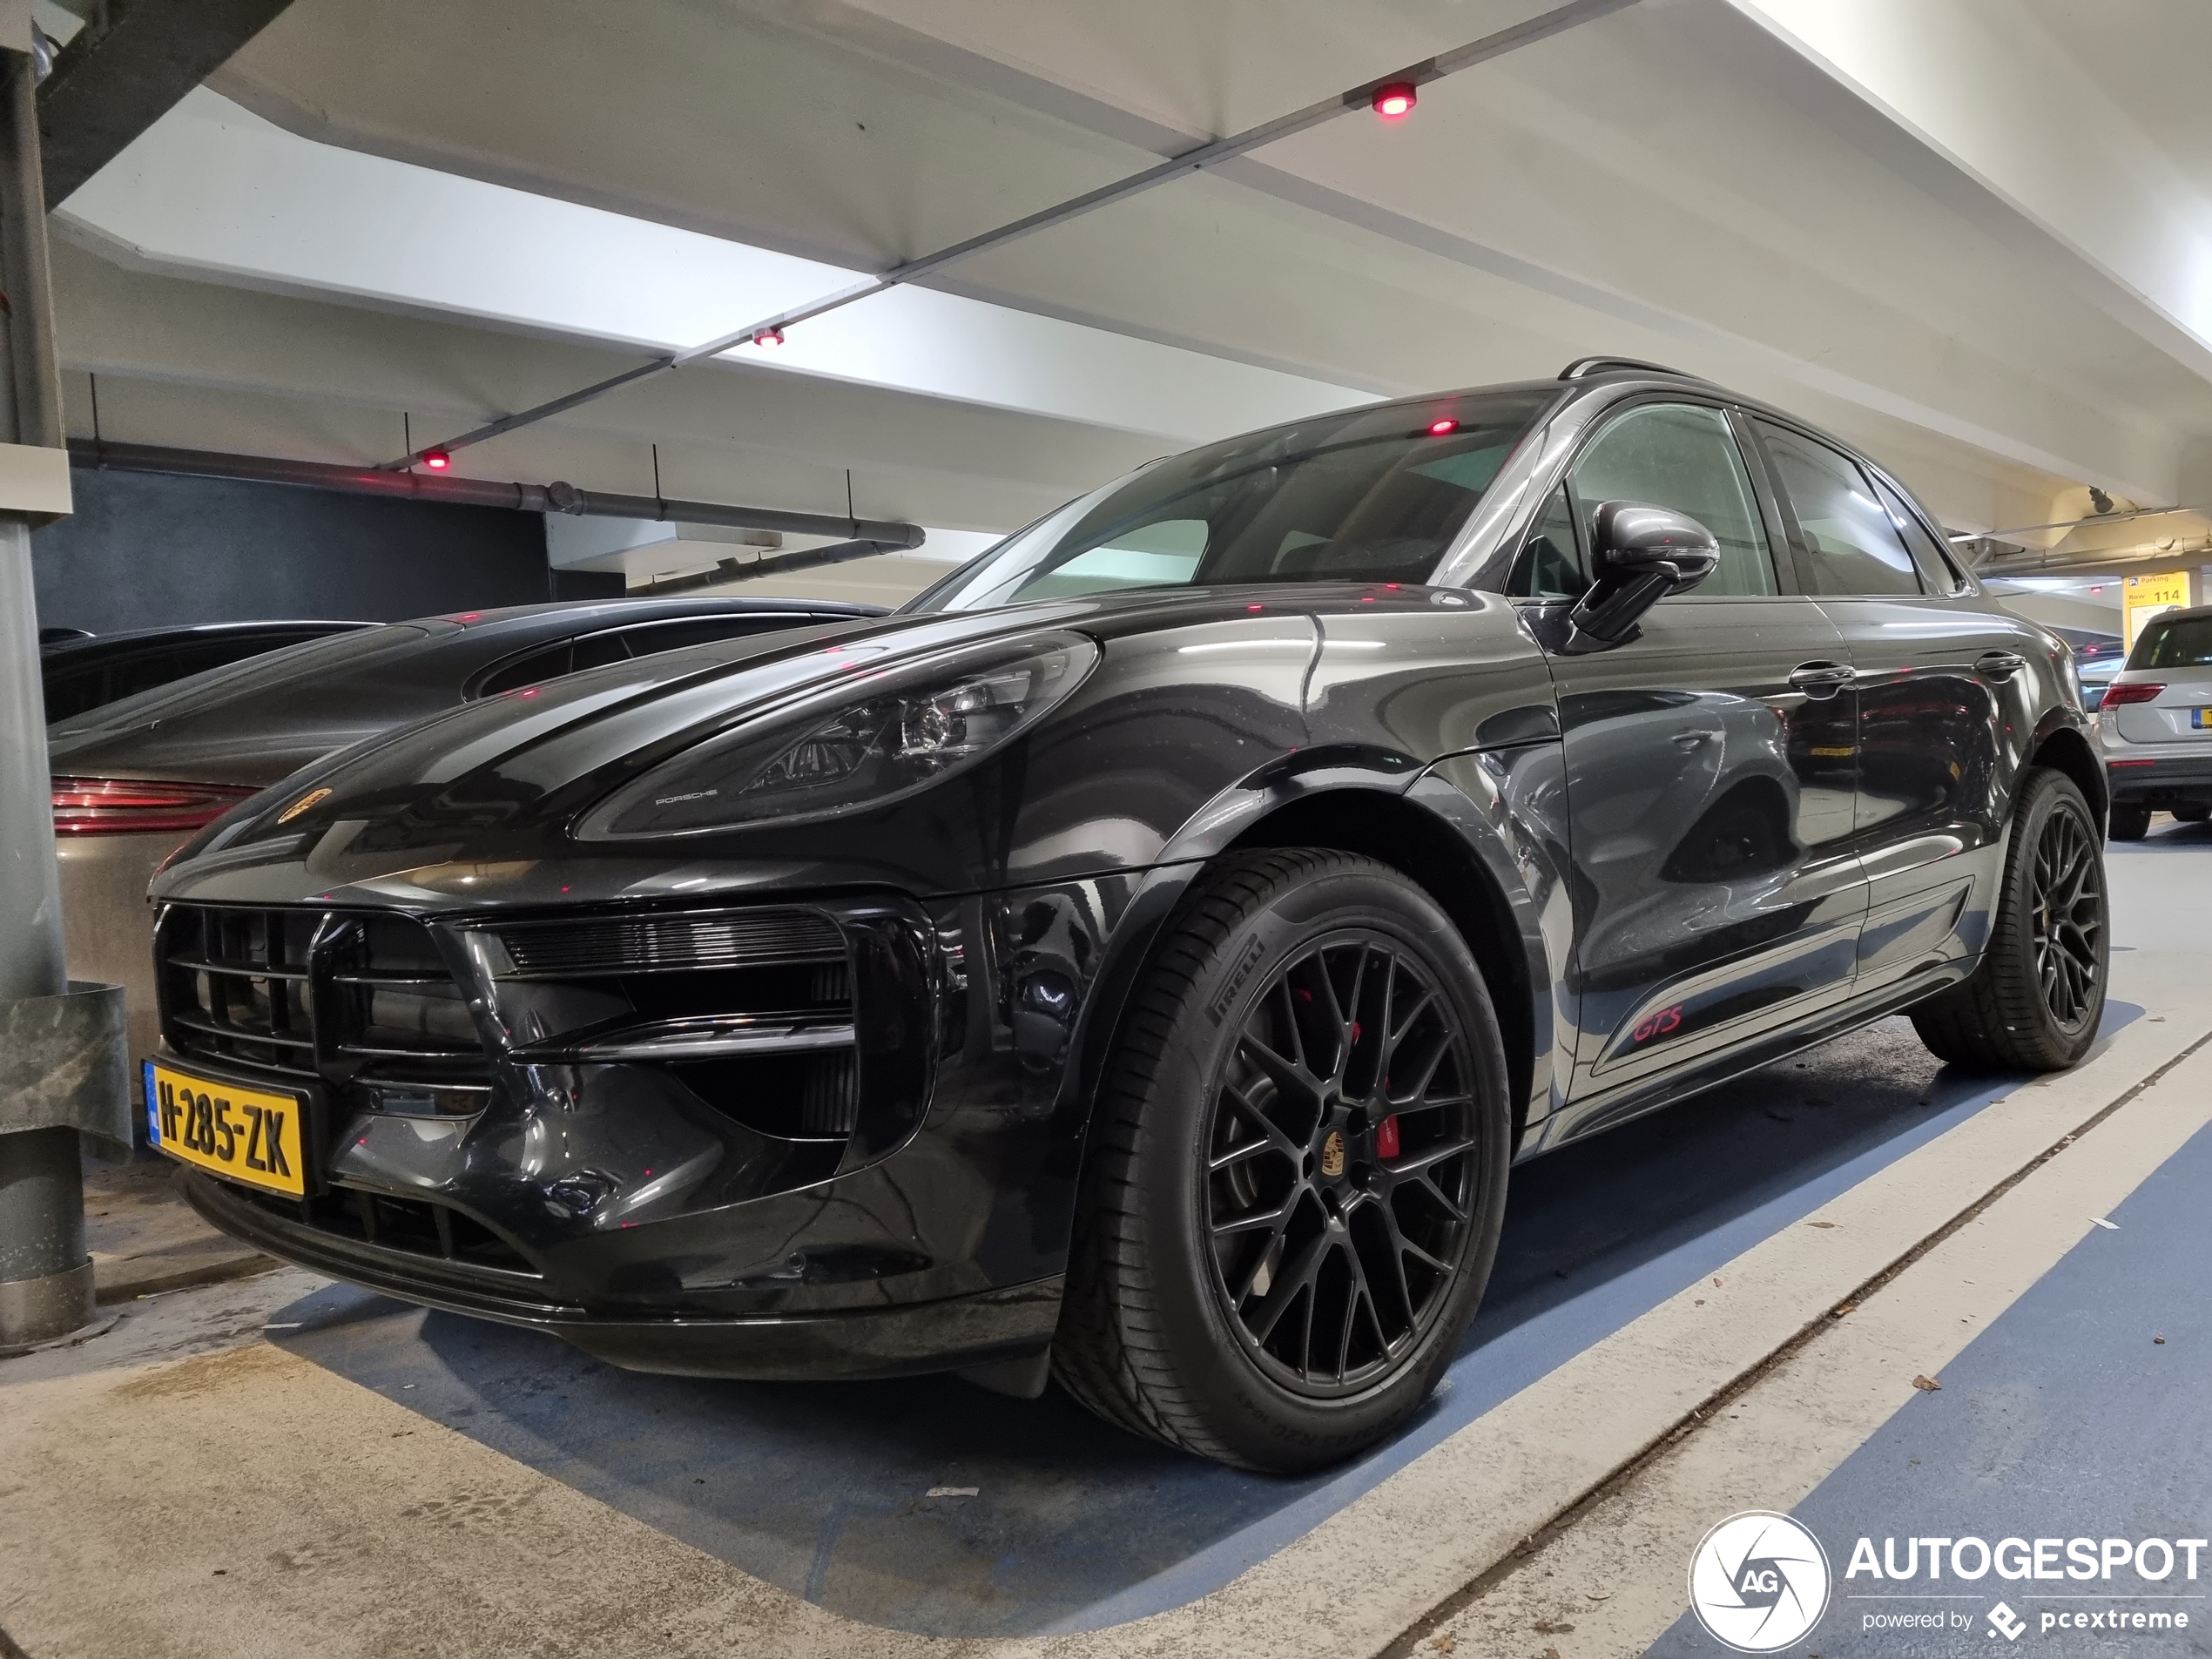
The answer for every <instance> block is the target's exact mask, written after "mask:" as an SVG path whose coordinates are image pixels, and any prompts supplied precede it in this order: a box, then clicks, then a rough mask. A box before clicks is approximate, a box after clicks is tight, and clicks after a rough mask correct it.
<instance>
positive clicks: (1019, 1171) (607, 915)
mask: <svg viewBox="0 0 2212 1659" xmlns="http://www.w3.org/2000/svg"><path fill="white" fill-rule="evenodd" d="M532 691H536V695H532ZM2104 807H2105V801H2104V783H2103V773H2102V772H2101V768H2100V767H2099V766H2098V765H2096V762H2095V759H2094V755H2093V753H2092V752H2091V749H2090V745H2089V741H2088V738H2087V718H2086V717H2085V716H2084V714H2083V712H2082V711H2081V708H2080V702H2079V698H2078V695H2077V693H2076V692H2075V691H2074V685H2073V681H2072V678H2071V676H2070V673H2069V671H2068V669H2067V654H2066V648H2065V647H2064V645H2063V644H2061V643H2060V641H2059V640H2058V639H2057V638H2056V637H2054V636H2053V635H2052V634H2050V633H2049V632H2048V631H2046V630H2044V629H2042V628H2040V627H2038V626H2036V625H2035V624H2032V623H2029V622H2026V621H2024V620H2021V619H2020V618H2017V617H2013V616H2011V615H2010V614H2008V613H2007V612H2006V611H2005V610H2003V609H2002V608H2001V607H2000V605H1999V604H1997V603H1996V602H1995V601H1994V600H1993V599H1991V598H1988V597H1986V596H1985V595H1984V594H1983V593H1982V592H1981V590H1980V589H1979V587H1978V585H1977V584H1976V583H1975V581H1974V580H1973V577H1971V576H1969V575H1968V574H1966V572H1965V571H1963V570H1960V569H1959V567H1958V566H1957V565H1956V564H1955V563H1952V560H1951V558H1950V556H1948V554H1947V553H1946V551H1945V550H1944V547H1943V544H1942V542H1941V539H1940V537H1939V536H1938V535H1937V533H1936V531H1935V529H1933V521H1932V520H1931V519H1930V518H1929V517H1928V516H1927V515H1926V514H1925V512H1924V511H1923V510H1922V509H1920V508H1919V506H1918V505H1917V504H1915V503H1914V502H1913V501H1912V497H1911V496H1909V495H1908V493H1907V492H1906V491H1905V489H1903V488H1902V487H1901V486H1899V485H1898V483H1897V482H1896V481H1895V480H1894V479H1893V478H1892V477H1891V476H1890V475H1887V474H1886V473H1885V472H1884V471H1882V469H1879V468H1878V467H1877V466H1875V465H1874V464H1873V463H1871V462H1868V461H1866V460H1865V459H1864V458H1863V457H1861V456H1858V455H1853V454H1852V453H1851V451H1849V450H1848V449H1846V448H1844V447H1842V446H1841V445H1839V444H1838V443H1836V442H1834V441H1833V440H1831V439H1829V438H1826V437H1824V436H1823V435H1821V434H1819V433H1818V432H1817V431H1815V430H1813V429H1812V428H1809V427H1807V426H1805V425H1804V423H1802V422H1800V421H1797V420H1795V419H1794V418H1792V417H1791V416H1790V415H1787V414H1785V413H1784V412H1783V411H1781V410H1778V409H1775V408H1769V407H1766V406H1764V405H1762V404H1757V403H1754V402H1752V401H1749V400H1747V399H1744V398H1741V397H1738V396H1736V395H1733V394H1730V393H1729V392H1727V391H1724V390H1723V389H1722V388H1718V387H1716V386H1712V385H1710V384H1707V383H1705V382H1703V381H1697V380H1694V379H1690V378H1689V377H1686V376H1683V375H1678V374H1672V373H1670V372H1668V371H1665V370H1657V369H1653V368H1649V367H1648V366H1634V365H1619V364H1609V363H1608V362H1605V361H1595V362H1585V363H1581V364H1577V365H1575V366H1573V367H1572V368H1569V369H1568V370H1567V371H1566V372H1565V374H1563V375H1562V376H1561V379H1560V380H1558V381H1543V382H1535V383H1528V384H1520V385H1512V386H1505V387H1500V388H1490V389H1484V390H1476V391H1467V392H1457V393H1450V394H1442V395H1435V396H1429V397H1420V398H1412V399H1405V400H1400V401H1396V402H1392V403H1386V404H1382V405H1379V406H1374V407H1370V408H1360V409H1357V410H1353V411H1351V412H1348V413H1343V414H1337V415H1321V416H1316V417H1313V418H1311V419H1306V420H1301V421H1296V422H1294V423H1292V424H1290V425H1287V426H1283V427H1278V428H1272V429H1271V430H1268V431H1264V432H1260V433H1257V434H1253V435H1250V436H1246V437H1241V438H1235V439H1231V440H1229V441H1227V442H1221V443H1216V444H1212V445H1209V446H1207V447H1206V448H1201V449H1197V450H1194V451H1192V452H1191V453H1190V454H1188V455H1181V456H1178V457H1175V458H1171V459H1169V460H1166V461H1163V462H1156V463H1154V464H1153V465H1151V466H1149V467H1146V468H1144V469H1141V470H1139V471H1137V472H1136V473H1134V474H1132V475H1130V476H1128V477H1126V478H1123V479H1121V480H1119V481H1117V482H1113V483H1109V484H1107V485H1105V486H1104V487H1103V488H1102V489H1098V490H1096V491H1095V492H1093V493H1092V494H1090V495H1089V496H1084V497H1083V498H1082V499H1081V500H1079V501H1076V502H1071V503H1070V504H1069V505H1068V506H1067V507H1065V508H1063V509H1061V510H1059V511H1057V512H1055V513H1054V514H1052V515H1050V516H1048V517H1046V518H1044V519H1042V520H1041V521H1040V522H1038V523H1035V524H1034V525H1031V526H1030V527H1029V528H1028V529H1025V530H1022V531H1021V532H1019V533H1018V534H1016V535H1015V536H1011V537H1009V538H1008V539H1007V540H1005V541H1004V542H1002V543H999V544H998V545H997V546H996V547H995V548H994V549H992V550H989V551H988V552H986V553H985V554H983V555H982V556H981V557H979V558H978V559H976V560H975V561H974V562H973V563H970V564H968V565H967V566H965V567H963V568H962V569H961V570H958V571H956V572H955V573H954V574H952V575H950V576H948V577H947V578H946V579H945V580H944V581H942V582H941V583H939V584H937V585H936V586H934V588H932V589H930V590H928V591H927V592H926V593H924V594H923V595H921V597H919V598H917V599H916V600H915V601H914V603H913V604H910V605H909V606H907V607H906V608H905V609H904V610H902V611H901V612H900V614H897V615H894V616H892V617H885V618H881V619H877V620H872V621H866V622H855V623H853V624H846V625H844V626H840V627H835V628H832V629H827V630H824V631H819V632H817V633H815V634H813V635H812V636H810V637H804V638H801V637H783V638H779V639H771V640H764V641H750V642H739V643H737V644H720V645H712V646H704V647H700V648H697V649H694V650H690V651H676V652H670V653H666V654H664V655H661V656H658V657H655V658H651V659H649V660H647V661H644V662H638V663H631V664H618V665H617V666H614V667H610V668H604V669H600V670H597V671H593V672H590V673H585V674H578V675H575V676H572V677H571V678H569V679H567V680H565V681H562V682H560V683H557V684H554V685H545V686H543V687H536V688H533V687H517V688H515V689H513V690H510V691H509V693H508V694H507V695H506V696H504V697H502V698H490V699H487V700H485V701H482V702H480V703H477V704H475V705H471V706H469V707H467V708H463V709H459V710H455V711H453V712H451V713H448V714H447V715H445V716H443V717H442V718H438V719H435V720H432V721H428V722H425V723H423V724H420V725H415V726H413V727H410V728H408V729H407V730H405V731H401V732H393V733H390V734H388V735H387V736H386V737H384V738H381V740H379V741H377V742H375V743H374V744H370V745H364V746H362V747H361V748H359V749H356V750H354V751H353V752H350V753H349V754H347V755H345V756H342V757H340V758H337V759H334V760H333V761H331V762H329V763H327V764H324V765H318V766H314V767H312V768H310V769H308V770H307V771H306V772H302V773H301V774H300V775H299V776H297V777H295V778H293V779H288V780H287V782H286V783H285V785H284V786H283V787H282V788H280V789H277V790H273V791H271V792H267V793H266V794H264V795H262V796H260V797H259V798H257V799H254V800H253V801H251V802H248V803H246V804H244V805H242V806H239V807H237V808H235V809H234V810H233V812H231V813H229V814H228V815H227V816H226V818H225V819H222V820H221V821H220V822H219V823H218V824H217V825H215V826H212V828H211V829H210V830H208V831H207V832H205V833H203V834H202V835H201V836H200V838H199V840H197V841H195V842H194V844H193V845H192V846H191V847H189V848H188V849H187V850H186V852H185V854H184V855H183V856H181V857H180V858H179V860H177V861H176V862H174V863H173V864H172V865H171V866H170V867H168V868H167V869H166V870H165V872H163V873H162V874H161V875H160V877H159V878H158V880H157V881H156V883H155V891H156V894H157V895H158V899H159V901H160V904H161V922H160V927H159V932H158V942H157V951H158V962H159V972H160V975H161V992H162V1010H163V1028H162V1036H163V1043H164V1046H163V1048H162V1049H161V1050H160V1052H159V1053H158V1054H157V1055H155V1056H154V1058H153V1060H152V1062H151V1063H150V1064H149V1066H148V1069H147V1073H146V1076H147V1089H148V1095H147V1110H148V1115H149V1118H150V1120H151V1122H152V1125H153V1133H154V1135H155V1136H156V1138H157V1139H158V1142H159V1143H160V1144H161V1145H162V1146H163V1147H164V1148H165V1150H169V1151H171V1152H172V1153H173V1154H174V1156H176V1157H178V1158H179V1160H180V1161H181V1162H183V1163H185V1164H187V1165H189V1166H190V1167H189V1168H188V1169H187V1170H185V1175H184V1186H185V1191H186V1192H187V1194H188V1195H189V1197H190V1198H191V1201H192V1204H195V1205H196V1206H197V1207H198V1208H199V1211H200V1212H201V1213H202V1214H203V1215H205V1216H206V1217H208V1218H209V1219H210V1220H212V1221H213V1222H214V1223H215V1224H217V1225H219V1226H220V1227H222V1228H224V1229H226V1231H230V1232H233V1233H234V1234H236V1235H237V1236H238V1237H239V1238H244V1239H248V1240H251V1241H253V1242H254V1243H255V1244H259V1245H260V1246H261V1247H262V1248H265V1249H266V1250H268V1251H271V1252H273V1254H275V1255H278V1256H280V1257H282V1258H287V1259H288V1260H292V1261H295V1262H300V1263H304V1264H308V1265H310V1266H312V1267H314V1269H316V1270H317V1271H321V1272H326V1273H330V1274H334V1275H336V1276H338V1277H340V1278H347V1279H352V1280H354V1281H356V1282H358V1283H361V1284H363V1285H371V1286H374V1287H376V1288H377V1289H379V1290H381V1291H388V1292H390V1293H391V1294H393V1295H395V1296H400V1297H403V1298H411V1299H413V1300H415V1301H417V1302H421V1303H427V1304H429V1305H434V1306H437V1307H442V1308H448V1309H455V1310H459V1311H461V1312H468V1313H473V1314H478V1315H482V1316H483V1317H486V1318H494V1319H502V1320H506V1321H509V1322H511V1323H515V1324H518V1325H528V1326H531V1327H534V1328H536V1329H540V1330H544V1331H549V1332H555V1333H557V1334H559V1335H561V1336H563V1337H564V1338H566V1339H569V1340H570V1341H571V1342H574V1343H576V1344H578V1345H581V1346H583V1347H584V1348H586V1349H588V1350H590V1352H594V1353H596V1354H599V1355H601V1356H603V1357H604V1358H606V1359H610V1360H613V1361H615V1362H617V1363H619V1364H622V1365H625V1366H635V1367H638V1368H641V1369H644V1370H649V1371H668V1372H689V1373H694V1374H699V1373H704V1374H712V1375H724V1376H739V1377H759V1378H775V1377H791V1378H799V1377H805V1378H819V1377H855V1376H884V1375H893V1374H899V1373H902V1372H922V1371H932V1370H944V1369H960V1370H961V1371H963V1372H966V1373H967V1374H968V1375H969V1376H970V1377H972V1378H974V1379H976V1380H978V1381H981V1382H983V1383H986V1384H987V1385H988V1386H993V1387H996V1388H1000V1389H1001V1390H1004V1391H1006V1392H1008V1393H1015V1394H1034V1393H1036V1392H1038V1391H1040V1390H1042V1388H1043V1387H1044V1386H1045V1384H1046V1380H1047V1377H1048V1374H1051V1375H1055V1376H1057V1377H1058V1379H1060V1381H1061V1382H1062V1385H1063V1386H1065V1387H1066V1388H1067V1389H1068V1390H1069V1392H1070V1393H1073V1394H1074V1395H1075V1396H1076V1398H1077V1399H1081V1400H1082V1401H1083V1402H1084V1403H1085V1404H1086V1405H1087V1406H1090V1407H1091V1408H1092V1409H1093V1410H1094V1411H1096V1412H1097V1413H1100V1414H1101V1415H1102V1416H1103V1417H1105V1418H1106V1419H1108V1420H1109V1421H1112V1422H1115V1423H1116V1424H1119V1425H1121V1426H1123V1427H1125V1428H1128V1429H1129V1430H1130V1431H1131V1432H1133V1433H1140V1434H1147V1435H1150V1436H1153V1437H1155V1438H1157V1439H1158V1440H1164V1441H1167V1442H1169V1443H1170V1444H1172V1445H1175V1446H1178V1447H1184V1448H1186V1449H1188V1450H1190V1451H1192V1452H1195V1453H1201V1454H1203V1455H1205V1456H1209V1457H1213V1458H1217V1459H1220V1460H1224V1461H1227V1462H1230V1463H1232V1464H1238V1465H1241V1466H1243V1467H1248V1468H1253V1469H1261V1470H1271V1471H1298V1470H1306V1469H1312V1468H1314V1467H1318V1466H1322V1465H1325V1464H1328V1463H1330V1462H1332V1461H1334V1460H1338V1459H1340V1458H1343V1457H1345V1456H1346V1455H1348V1454H1349V1453H1353V1452H1355V1451H1357V1450H1359V1448H1360V1447H1365V1446H1367V1445H1369V1444H1371V1443H1372V1442H1373V1441H1374V1440H1377V1439H1378V1438H1379V1437H1380V1436H1382V1435H1385V1434H1386V1433H1390V1432H1391V1431H1392V1430H1393V1429H1394V1428H1396V1427H1398V1426H1400V1425H1402V1424H1404V1423H1405V1422H1406V1420H1407V1419H1408V1417H1409V1415H1410V1414H1411V1413H1413V1412H1414V1411H1415V1410H1416V1409H1418V1407H1419V1406H1420V1403H1421V1401H1422V1399H1424V1398H1425V1397H1426V1395H1427V1393H1429V1391H1430V1390H1431V1389H1432V1388H1433V1386H1434V1385H1435V1383H1436V1380H1437V1379H1438V1377H1439V1375H1440V1372H1442V1370H1443V1368H1444V1366H1446V1364H1447V1362H1448V1361H1449V1360H1450V1359H1451V1358H1452V1357H1453V1352H1454V1351H1455V1350H1456V1349H1457V1347H1458V1346H1459V1345H1460V1339H1461V1337H1462V1333H1463V1332H1465V1331H1466V1329H1467V1321H1468V1319H1469V1318H1470V1316H1471V1315H1472V1313H1473V1312H1474V1307H1475V1305H1476V1303H1477V1301H1478V1300H1479V1299H1480V1296H1481V1294H1482V1290H1483V1285H1484V1280H1485V1278H1486V1277H1487V1274H1488V1271H1489V1268H1490V1264H1491V1260H1492V1258H1493V1255H1494V1251H1495V1250H1496V1248H1497V1242H1498V1235H1499V1226H1500V1222H1501V1217H1502V1215H1503V1213H1504V1204H1505V1200H1506V1190H1507V1169H1508V1166H1509V1165H1511V1164H1512V1163H1514V1162H1516V1161H1518V1160H1521V1159H1527V1158H1530V1157H1536V1156H1538V1155H1540V1154H1541V1153H1544V1152H1548V1151H1550V1150H1554V1149H1555V1148H1558V1147H1561V1146H1564V1145H1568V1144H1570V1143H1574V1142H1575V1141H1577V1140H1579V1139H1581V1138H1582V1137H1583V1136H1588V1135H1590V1134H1594V1133H1595V1132H1597V1131H1599V1130H1602V1129H1605V1128H1608V1127H1610V1126H1611V1125H1614V1124H1616V1123H1622V1122H1623V1121H1625V1120H1627V1119H1629V1118H1631V1117H1634V1116H1637V1115H1639V1114H1641V1113H1643V1112H1647V1111H1649V1110H1652V1109H1656V1108H1658V1107H1660V1106H1662V1105H1665V1104H1666V1103H1669V1102H1671V1101H1674V1100H1677V1099H1679V1098H1681V1097H1682V1096H1684V1095H1687V1094H1689V1093H1691V1092H1693V1091H1695V1090H1696V1089H1702V1088H1704V1087H1706V1086H1708V1085H1710V1084H1711V1083H1713V1082H1717V1081H1719V1080H1721V1079H1723V1078H1726V1077H1729V1076H1735V1075H1737V1074H1738V1073H1741V1072H1743V1071H1744V1070H1746V1069H1749V1068H1751V1067H1755V1066H1757V1065H1759V1064H1762V1063H1764V1062H1768V1061H1770V1060H1773V1059H1775V1058H1777V1057H1778V1056H1780V1055H1786V1054H1789V1053H1791V1052H1792V1051H1794V1050H1797V1049H1802V1048H1804V1047H1805V1046H1806V1045H1808V1044H1811V1043H1814V1042H1820V1041H1822V1040H1823V1039H1824V1038H1827V1037H1831V1036H1833V1035H1836V1034H1838V1032H1841V1031H1844V1030H1847V1029H1850V1028H1853V1027H1855V1026H1858V1025H1862V1024H1864V1023H1865V1022H1868V1021H1871V1020H1873V1019H1876V1018H1878V1017H1879V1016H1881V1015H1888V1014H1892V1013H1895V1012H1897V1011H1898V1010H1900V1009H1904V1010H1909V1011H1910V1012H1911V1013H1912V1017H1913V1020H1914V1022H1915V1023H1916V1025H1917V1027H1918V1028H1919V1032H1920V1033H1921V1035H1922V1036H1923V1038H1924V1039H1925V1041H1926V1042H1927V1043H1928V1044H1929V1046H1930V1047H1931V1048H1932V1049H1934V1050H1935V1052H1937V1053H1938V1054H1939V1055H1943V1056H1945V1057H1946V1058H1947V1059H1952V1060H1955V1061H1959V1062H1965V1063H1967V1064H1973V1065H2001V1066H2006V1067H2017V1068H2023V1069H2037V1070H2043V1069H2055V1068H2061V1067H2064V1066H2067V1065H2069V1064H2071V1063H2073V1062H2074V1061H2075V1060H2077V1059H2078V1058H2079V1057H2080V1055H2082V1054H2083V1052H2084V1051H2085V1050H2086V1049H2087V1046H2088V1045H2089V1043H2090V1042H2092V1041H2093V1039H2094V1036H2095V1034H2096V1029H2097V1025H2098V1021H2099V1017H2100V1014H2101V1009H2102V1007H2103V1002H2104V995H2105V977H2106V971H2105V970H2106V955H2105V952H2106V929H2105V914H2106V904H2105V887H2104V875H2103V864H2102V857H2101V845H2100V843H2101V826H2102V823H2103V813H2104ZM226 1125H227V1128H226Z"/></svg>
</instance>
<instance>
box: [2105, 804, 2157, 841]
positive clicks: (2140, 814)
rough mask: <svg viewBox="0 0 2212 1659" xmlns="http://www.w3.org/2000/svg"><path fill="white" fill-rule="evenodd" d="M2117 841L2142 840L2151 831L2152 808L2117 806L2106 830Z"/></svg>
mask: <svg viewBox="0 0 2212 1659" xmlns="http://www.w3.org/2000/svg"><path fill="white" fill-rule="evenodd" d="M2105 833H2107V834H2108V835H2109V836H2111V838H2112V839H2113V840H2115V841H2140V840H2142V839H2143V837H2144V836H2146V835H2148V834H2149V833H2150V808H2149V807H2148V806H2115V807H2114V808H2113V809H2112V818H2111V820H2110V824H2109V826H2108V827H2107V830H2106V832H2105Z"/></svg>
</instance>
